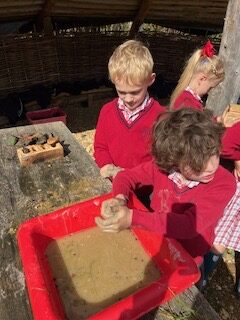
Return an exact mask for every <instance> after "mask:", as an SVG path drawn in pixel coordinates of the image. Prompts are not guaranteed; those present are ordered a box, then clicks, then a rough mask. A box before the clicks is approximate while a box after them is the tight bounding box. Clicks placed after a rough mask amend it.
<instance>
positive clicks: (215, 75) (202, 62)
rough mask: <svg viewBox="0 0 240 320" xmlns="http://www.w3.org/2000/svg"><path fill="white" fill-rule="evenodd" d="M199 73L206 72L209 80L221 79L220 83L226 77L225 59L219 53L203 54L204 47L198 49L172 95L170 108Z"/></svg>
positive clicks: (186, 66)
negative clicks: (207, 55)
mask: <svg viewBox="0 0 240 320" xmlns="http://www.w3.org/2000/svg"><path fill="white" fill-rule="evenodd" d="M198 73H203V74H205V75H206V76H207V77H208V79H209V80H219V83H220V82H221V81H223V79H224V65H223V61H222V60H221V59H220V57H219V56H217V55H213V56H212V57H211V58H210V57H206V56H203V55H202V49H197V50H196V51H195V52H194V53H193V54H192V56H191V57H190V58H189V60H188V61H187V63H186V65H185V69H184V71H183V73H182V74H181V77H180V79H179V81H178V85H177V86H176V88H175V90H174V91H173V93H172V95H171V98H170V108H171V107H172V106H173V105H174V102H175V100H176V98H177V97H178V96H179V94H180V93H181V92H182V91H183V90H184V89H186V88H187V86H188V85H189V83H190V81H191V79H192V78H193V77H194V76H195V75H196V74H198Z"/></svg>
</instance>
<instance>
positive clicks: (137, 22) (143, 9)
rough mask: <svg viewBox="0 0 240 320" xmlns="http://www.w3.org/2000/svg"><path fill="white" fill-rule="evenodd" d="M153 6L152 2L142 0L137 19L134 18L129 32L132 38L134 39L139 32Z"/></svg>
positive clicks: (150, 0)
mask: <svg viewBox="0 0 240 320" xmlns="http://www.w3.org/2000/svg"><path fill="white" fill-rule="evenodd" d="M151 4H152V0H142V1H141V4H140V8H139V10H138V13H137V15H136V17H135V18H134V21H133V23H132V26H131V29H130V31H129V36H130V38H132V37H134V35H135V33H137V32H138V30H139V27H140V26H141V24H142V23H143V21H144V19H145V17H146V15H147V13H148V11H149V9H150V6H151Z"/></svg>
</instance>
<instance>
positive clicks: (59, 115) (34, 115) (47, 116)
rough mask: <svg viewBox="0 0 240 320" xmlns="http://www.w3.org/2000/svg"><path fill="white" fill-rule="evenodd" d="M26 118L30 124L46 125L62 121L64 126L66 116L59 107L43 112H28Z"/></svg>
mask: <svg viewBox="0 0 240 320" xmlns="http://www.w3.org/2000/svg"><path fill="white" fill-rule="evenodd" d="M26 118H27V120H28V122H29V123H31V124H39V123H48V122H54V121H62V122H63V123H65V124H66V119H67V115H66V113H65V112H64V111H63V110H62V109H60V108H59V107H53V108H48V109H43V110H36V111H29V112H27V113H26Z"/></svg>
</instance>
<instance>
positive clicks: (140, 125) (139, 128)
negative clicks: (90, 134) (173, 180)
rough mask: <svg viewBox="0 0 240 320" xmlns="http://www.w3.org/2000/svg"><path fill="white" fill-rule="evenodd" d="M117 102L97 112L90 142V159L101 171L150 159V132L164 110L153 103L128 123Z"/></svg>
mask: <svg viewBox="0 0 240 320" xmlns="http://www.w3.org/2000/svg"><path fill="white" fill-rule="evenodd" d="M117 101H118V99H114V100H112V101H111V102H109V103H107V104H106V105H104V106H103V108H102V109H101V112H100V115H99V119H98V123H97V127H96V134H95V139H94V158H95V160H96V163H97V165H98V166H99V167H100V168H101V167H103V166H104V165H106V164H110V163H112V164H114V165H115V166H119V167H121V168H132V167H134V166H136V165H138V164H140V163H142V162H144V161H148V160H150V159H151V158H152V157H151V144H150V138H151V130H152V126H153V123H154V122H155V120H156V119H157V117H158V115H159V114H160V113H162V112H164V111H165V108H164V107H162V106H161V105H160V104H159V103H158V102H157V101H156V100H154V99H152V101H151V103H150V104H149V105H148V106H147V107H146V108H145V109H144V110H143V111H141V112H140V115H139V116H138V117H137V119H135V120H134V121H133V122H132V123H131V124H128V123H127V121H126V120H125V118H124V116H123V113H122V112H121V111H120V110H119V108H118V106H117Z"/></svg>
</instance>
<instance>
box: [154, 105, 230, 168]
mask: <svg viewBox="0 0 240 320" xmlns="http://www.w3.org/2000/svg"><path fill="white" fill-rule="evenodd" d="M223 132H224V128H223V126H222V125H221V124H218V123H216V122H214V120H213V118H212V113H211V112H210V111H209V110H204V111H198V110H196V109H192V108H182V109H179V110H176V111H168V112H166V113H164V115H160V117H159V118H158V119H157V121H156V122H155V124H154V127H153V133H152V154H153V156H154V158H155V161H156V163H157V165H158V166H159V167H160V168H161V169H162V170H165V171H167V172H170V171H171V170H173V169H174V170H180V171H182V170H183V169H184V168H186V167H189V168H191V169H192V170H193V171H194V172H195V173H197V174H198V173H200V172H201V171H203V170H204V167H205V165H206V163H207V161H208V160H209V159H210V157H211V156H214V155H219V154H220V150H221V138H222V135H223Z"/></svg>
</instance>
